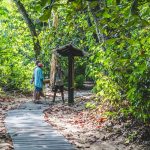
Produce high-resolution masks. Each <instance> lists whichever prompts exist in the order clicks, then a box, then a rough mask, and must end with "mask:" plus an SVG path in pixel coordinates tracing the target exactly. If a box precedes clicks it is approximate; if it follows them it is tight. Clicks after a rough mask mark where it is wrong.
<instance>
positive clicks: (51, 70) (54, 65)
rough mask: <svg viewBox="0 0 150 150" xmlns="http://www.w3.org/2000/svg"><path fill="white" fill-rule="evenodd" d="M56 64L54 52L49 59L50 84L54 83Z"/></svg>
mask: <svg viewBox="0 0 150 150" xmlns="http://www.w3.org/2000/svg"><path fill="white" fill-rule="evenodd" d="M56 65H57V56H56V54H55V53H53V54H52V58H51V60H50V67H51V68H50V86H51V87H52V86H53V85H54V77H55V72H56Z"/></svg>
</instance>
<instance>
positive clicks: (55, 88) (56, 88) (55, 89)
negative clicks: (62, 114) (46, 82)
mask: <svg viewBox="0 0 150 150" xmlns="http://www.w3.org/2000/svg"><path fill="white" fill-rule="evenodd" d="M57 90H58V87H57V86H55V87H54V89H53V92H54V96H53V102H55V97H56V93H57Z"/></svg>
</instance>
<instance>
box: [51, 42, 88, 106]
mask: <svg viewBox="0 0 150 150" xmlns="http://www.w3.org/2000/svg"><path fill="white" fill-rule="evenodd" d="M54 52H57V53H58V54H59V55H61V56H64V57H68V104H69V105H72V104H74V57H75V56H79V57H83V56H84V55H85V52H84V51H82V50H80V49H78V48H75V47H74V46H73V45H71V44H68V45H65V46H63V47H60V48H57V49H55V50H54Z"/></svg>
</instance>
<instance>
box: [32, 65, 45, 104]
mask: <svg viewBox="0 0 150 150" xmlns="http://www.w3.org/2000/svg"><path fill="white" fill-rule="evenodd" d="M42 67H43V64H42V63H38V64H37V67H36V68H35V70H34V86H35V95H34V100H35V102H36V101H37V100H39V99H40V96H42V97H44V94H43V80H44V77H43V71H42Z"/></svg>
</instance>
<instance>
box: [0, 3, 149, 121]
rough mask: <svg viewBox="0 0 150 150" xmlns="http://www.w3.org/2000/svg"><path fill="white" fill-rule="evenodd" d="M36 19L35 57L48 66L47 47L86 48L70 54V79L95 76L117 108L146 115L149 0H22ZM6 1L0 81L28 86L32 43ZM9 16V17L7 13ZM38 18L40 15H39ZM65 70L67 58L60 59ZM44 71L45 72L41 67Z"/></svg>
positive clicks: (1, 12) (0, 22) (0, 16)
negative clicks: (37, 47)
mask: <svg viewBox="0 0 150 150" xmlns="http://www.w3.org/2000/svg"><path fill="white" fill-rule="evenodd" d="M22 2H23V4H24V5H25V8H26V9H27V10H28V14H29V15H30V16H32V19H33V20H34V23H35V25H36V28H37V31H38V36H39V40H40V44H41V47H42V51H41V55H40V58H41V60H43V62H44V64H45V68H44V72H49V61H50V57H51V54H52V50H53V49H54V48H56V47H60V46H62V45H65V44H68V43H72V44H74V45H76V46H77V47H79V48H81V49H83V50H85V51H86V52H88V56H87V57H86V58H83V59H78V58H77V59H75V62H76V63H75V66H76V68H75V75H76V78H75V82H76V83H77V84H76V85H77V86H81V85H82V84H83V81H84V80H85V78H92V79H94V80H95V83H96V86H95V87H94V91H95V92H96V93H97V95H98V96H100V97H103V100H109V101H110V102H111V104H113V105H117V106H118V105H121V104H122V103H123V101H124V100H126V101H128V103H129V107H128V108H123V109H122V110H121V111H122V112H123V113H124V114H126V115H128V114H132V115H133V116H135V117H136V118H140V119H142V120H144V121H148V120H149V118H150V116H149V114H150V112H149V110H150V78H149V75H150V59H149V58H150V53H149V51H150V33H149V30H150V27H149V24H150V19H149V16H150V9H149V1H148V0H142V1H137V0H134V1H120V0H116V1H112V0H110V1H104V0H102V1H96V0H94V1H91V0H57V1H54V0H51V1H49V0H38V1H34V0H29V1H27V0H23V1H22ZM14 8H15V7H14V5H13V4H12V3H10V2H3V5H1V6H0V27H1V28H0V35H1V36H0V55H1V59H0V63H1V66H0V76H1V80H0V86H1V87H4V86H5V85H7V86H8V87H10V88H20V87H21V88H22V89H25V88H26V87H27V88H30V85H29V78H30V77H31V74H32V68H33V63H32V61H33V60H34V53H33V51H32V50H33V44H32V39H31V36H30V33H29V30H28V28H27V26H26V24H25V22H24V21H23V19H22V17H21V16H20V15H19V13H18V12H16V9H14ZM11 18H13V19H11ZM39 19H41V20H39ZM61 62H62V65H63V67H64V68H65V71H67V70H66V69H67V59H66V58H62V59H61ZM46 74H47V73H46Z"/></svg>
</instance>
